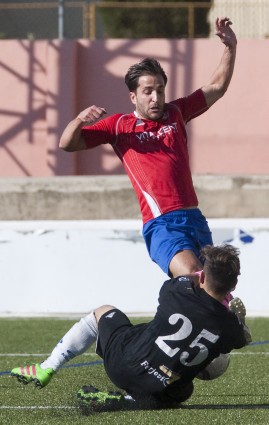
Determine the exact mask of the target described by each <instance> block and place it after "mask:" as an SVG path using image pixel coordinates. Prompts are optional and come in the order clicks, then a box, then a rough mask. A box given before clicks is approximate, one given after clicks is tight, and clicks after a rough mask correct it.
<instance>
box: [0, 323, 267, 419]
mask: <svg viewBox="0 0 269 425" xmlns="http://www.w3.org/2000/svg"><path fill="white" fill-rule="evenodd" d="M133 321H143V319H136V320H135V319H134V320H133ZM74 322H75V321H74V320H65V319H36V318H31V319H22V318H20V319H18V318H16V319H0V334H1V346H0V347H1V348H0V400H1V401H0V404H1V405H0V424H1V425H5V424H14V425H18V424H19V425H24V424H27V425H37V424H40V425H41V424H46V425H50V424H57V425H58V424H72V425H78V424H91V425H94V424H99V425H102V424H109V425H119V424H147V425H151V424H154V425H160V424H167V425H170V424H171V425H172V424H173V425H174V424H184V425H196V424H197V425H205V424H206V425H211V424H218V425H226V424H227V425H243V424H244V425H269V376H268V375H269V357H268V355H269V341H268V339H269V318H251V319H248V321H247V323H248V325H249V326H250V328H251V330H252V335H253V344H252V345H250V346H248V347H245V348H244V349H241V350H236V351H234V352H233V353H232V358H231V364H230V367H229V369H228V371H227V372H226V373H225V374H224V375H223V376H222V377H221V378H219V379H216V380H215V381H211V382H208V381H199V380H195V390H194V393H193V395H192V397H191V398H190V399H189V400H188V401H187V402H185V403H184V404H183V405H182V406H181V408H179V409H169V410H159V411H147V410H139V411H137V410H136V411H122V412H102V413H92V414H91V415H90V416H86V415H83V414H82V413H81V412H80V410H79V409H78V408H77V403H76V393H77V391H78V390H79V388H80V387H81V386H82V385H86V384H87V385H88V384H92V385H94V386H95V387H97V388H99V389H100V390H106V389H109V390H115V387H114V386H113V384H112V383H111V382H110V381H109V380H108V378H107V377H106V375H105V373H104V370H103V365H102V363H101V362H100V359H99V358H98V356H96V355H95V354H94V348H92V351H91V352H90V351H89V352H87V353H86V354H85V355H83V356H80V357H77V358H76V359H73V360H72V361H71V362H70V363H68V366H69V367H65V368H63V369H62V370H61V371H60V372H59V373H58V374H57V375H56V376H55V377H54V378H53V380H52V382H51V383H50V384H49V385H48V386H47V387H46V388H43V389H42V390H38V389H36V388H34V386H33V385H31V384H29V385H27V386H24V385H22V384H19V383H18V382H17V380H16V378H14V377H10V376H9V374H8V372H9V371H10V369H12V368H13V367H16V366H21V365H26V364H32V363H36V362H41V361H42V360H43V359H44V358H45V357H46V356H47V354H49V353H50V351H51V350H52V348H53V347H54V345H55V344H56V343H57V342H58V340H59V339H60V337H61V336H62V335H63V334H64V333H65V332H66V331H67V330H68V329H69V328H70V326H71V325H72V324H73V323H74Z"/></svg>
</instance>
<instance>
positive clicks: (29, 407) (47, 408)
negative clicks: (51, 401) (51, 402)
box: [0, 406, 77, 410]
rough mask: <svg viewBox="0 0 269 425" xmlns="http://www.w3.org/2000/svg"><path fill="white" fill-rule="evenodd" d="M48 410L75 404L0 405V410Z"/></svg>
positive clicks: (67, 407)
mask: <svg viewBox="0 0 269 425" xmlns="http://www.w3.org/2000/svg"><path fill="white" fill-rule="evenodd" d="M1 409H2V410H27V409H30V410H34V409H37V410H50V409H69V410H70V409H72V410H73V409H77V407H75V406H0V410H1Z"/></svg>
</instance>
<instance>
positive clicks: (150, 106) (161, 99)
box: [130, 75, 165, 121]
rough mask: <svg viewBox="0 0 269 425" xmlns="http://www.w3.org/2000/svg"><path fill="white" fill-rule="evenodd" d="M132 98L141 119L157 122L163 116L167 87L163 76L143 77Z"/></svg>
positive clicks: (132, 93) (131, 94)
mask: <svg viewBox="0 0 269 425" xmlns="http://www.w3.org/2000/svg"><path fill="white" fill-rule="evenodd" d="M130 98H131V101H132V103H133V104H134V105H135V110H136V112H137V114H138V115H139V117H140V118H142V119H146V120H152V121H157V120H159V119H160V118H161V117H162V116H163V110H164V103H165V85H164V81H163V78H162V76H161V75H142V76H141V77H139V80H138V87H137V89H136V91H135V92H130Z"/></svg>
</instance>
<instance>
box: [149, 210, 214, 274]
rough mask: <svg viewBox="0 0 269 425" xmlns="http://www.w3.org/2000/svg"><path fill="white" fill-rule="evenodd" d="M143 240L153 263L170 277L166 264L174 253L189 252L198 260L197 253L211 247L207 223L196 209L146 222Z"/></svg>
mask: <svg viewBox="0 0 269 425" xmlns="http://www.w3.org/2000/svg"><path fill="white" fill-rule="evenodd" d="M143 237H144V239H145V242H146V246H147V249H148V253H149V256H150V258H151V259H152V261H154V262H155V263H157V264H158V265H159V266H160V267H161V269H162V270H163V271H164V272H165V273H166V274H167V275H169V264H170V262H171V260H172V258H173V257H174V256H175V254H176V253H177V252H180V251H183V250H185V249H187V250H191V251H193V252H194V254H195V255H196V256H197V258H199V259H200V250H201V248H202V247H203V246H205V245H213V241H212V235H211V231H210V229H209V227H208V223H207V221H206V219H205V217H204V216H203V214H202V213H201V211H200V210H199V208H194V209H189V210H188V209H186V210H177V211H172V212H169V213H167V214H163V215H161V216H159V217H157V218H154V219H153V220H150V221H148V222H147V223H146V224H144V226H143Z"/></svg>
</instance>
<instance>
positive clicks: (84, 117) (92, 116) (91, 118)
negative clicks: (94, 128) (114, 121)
mask: <svg viewBox="0 0 269 425" xmlns="http://www.w3.org/2000/svg"><path fill="white" fill-rule="evenodd" d="M105 114H106V110H105V108H101V107H100V106H95V105H92V106H90V107H89V108H86V109H84V111H82V112H80V113H79V114H78V116H77V118H78V119H80V120H81V121H82V122H85V123H89V124H93V123H95V122H96V121H97V120H99V119H100V118H101V117H102V116H103V115H105Z"/></svg>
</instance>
